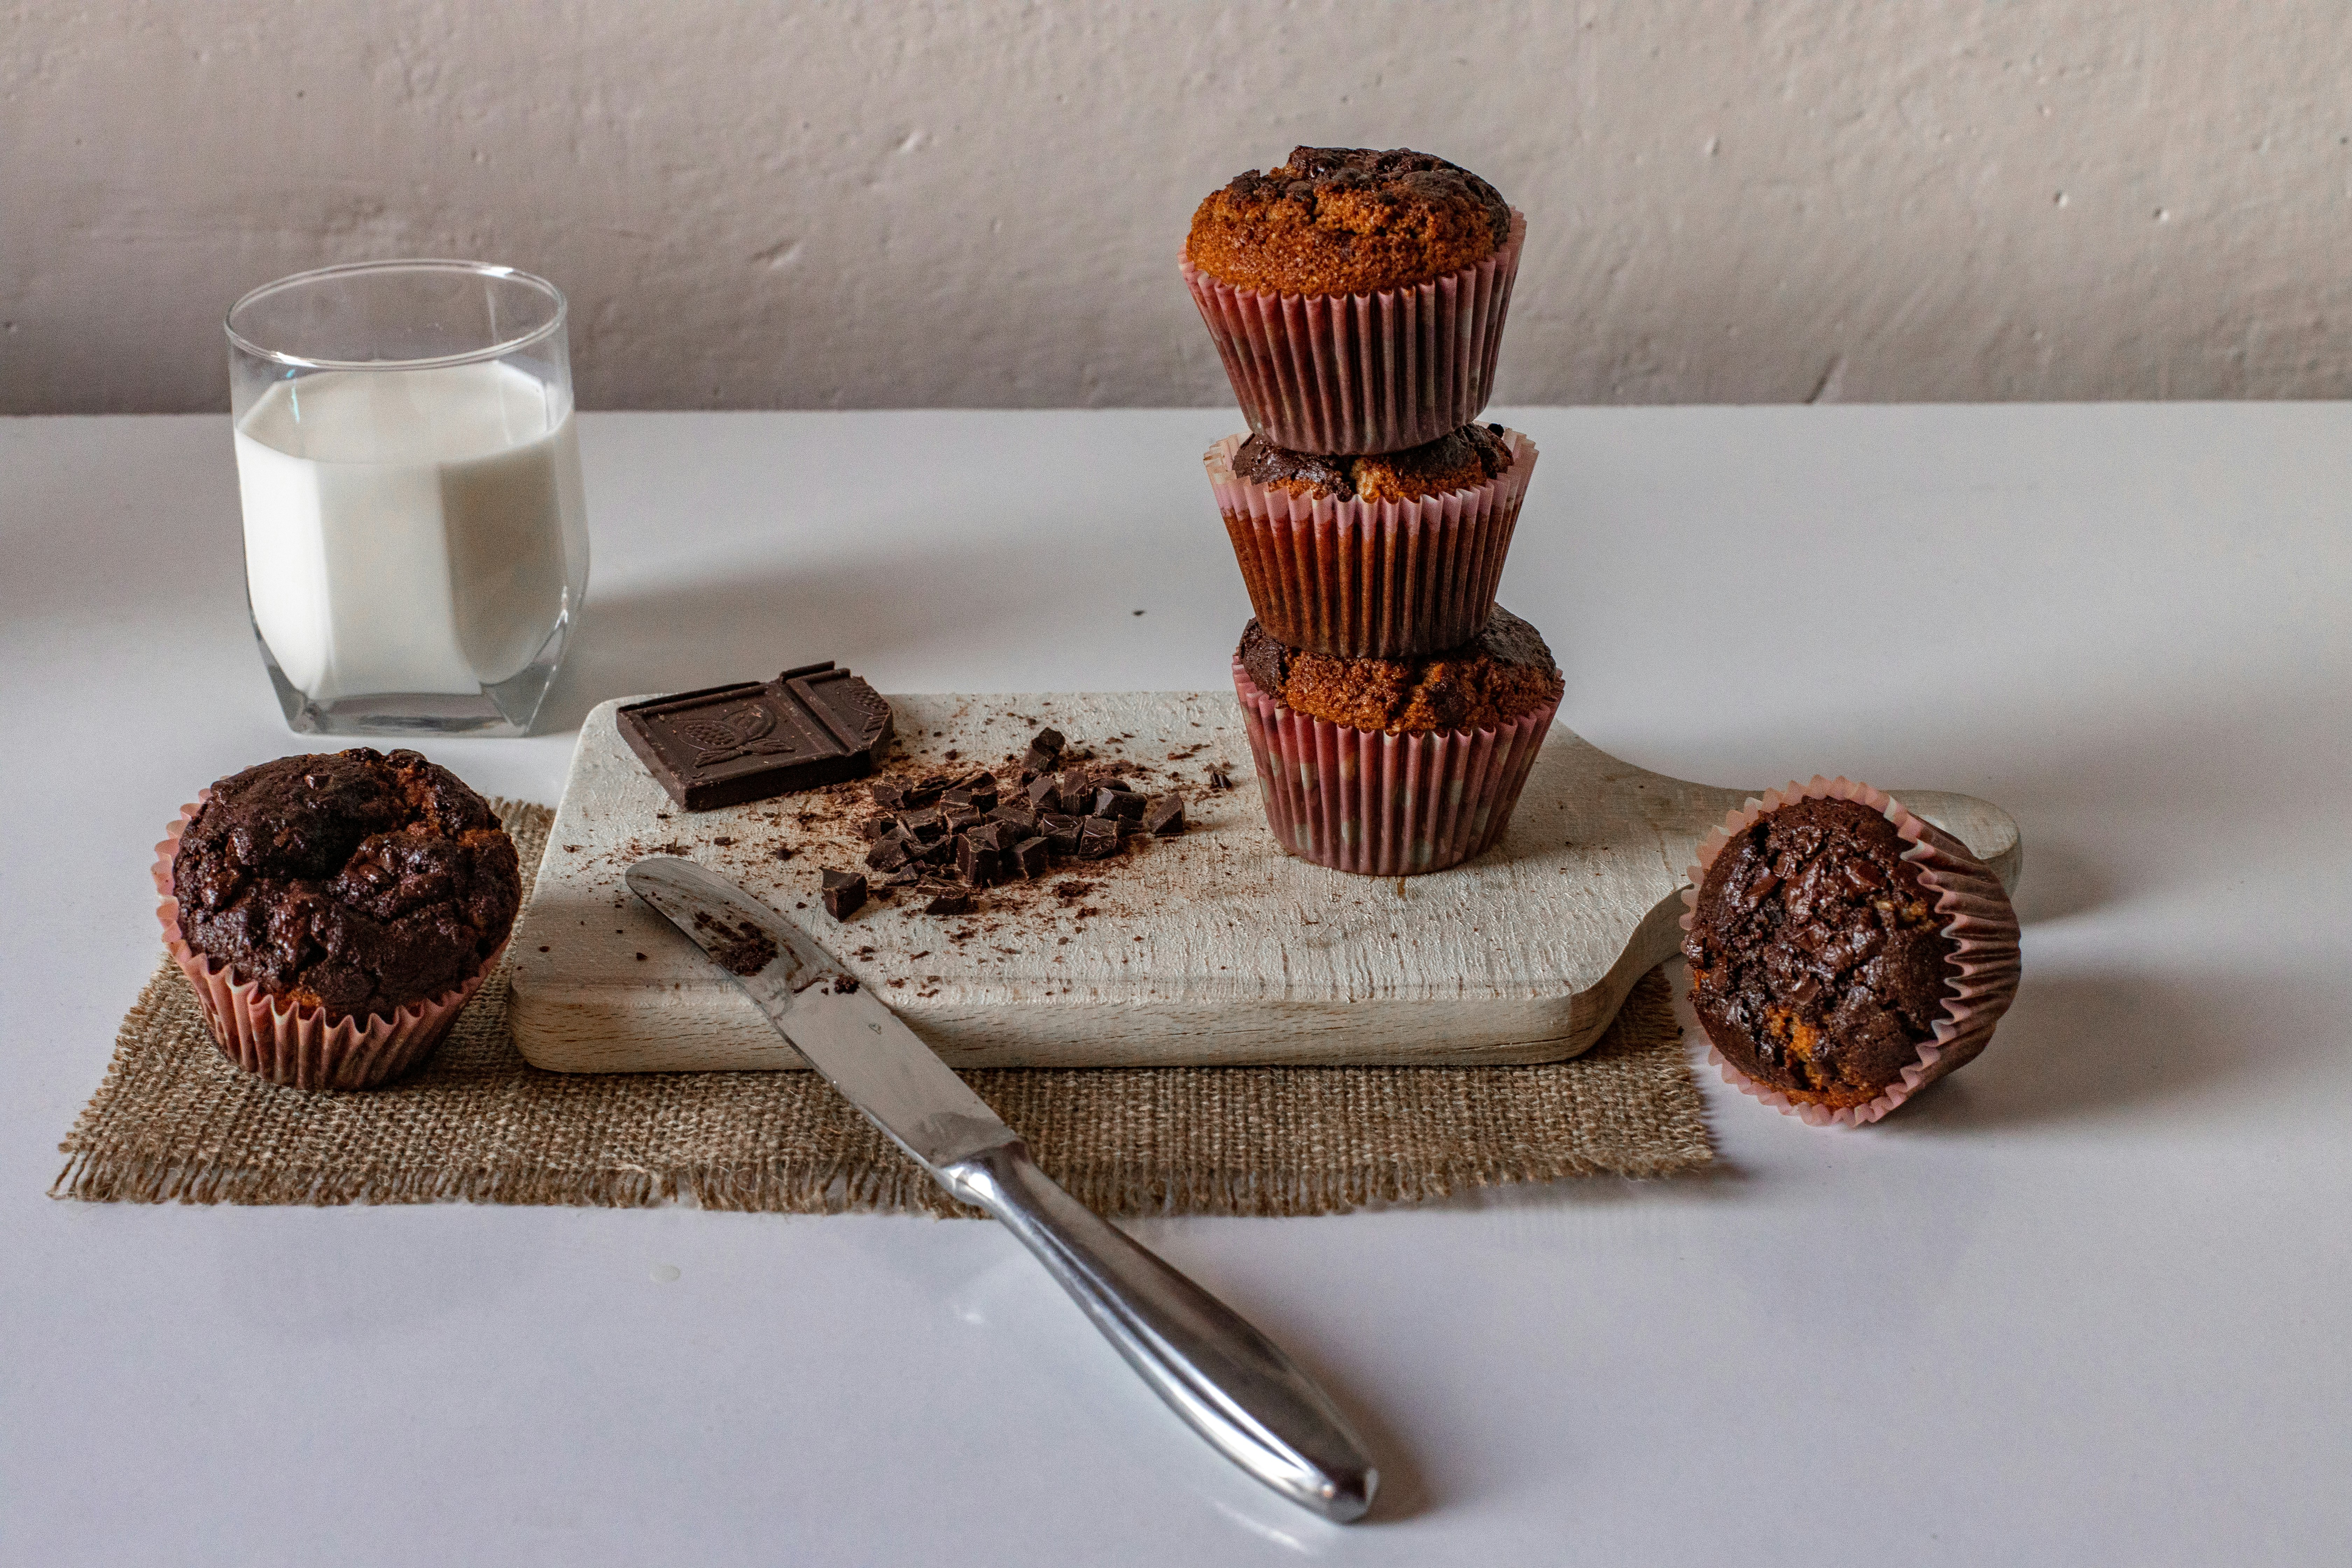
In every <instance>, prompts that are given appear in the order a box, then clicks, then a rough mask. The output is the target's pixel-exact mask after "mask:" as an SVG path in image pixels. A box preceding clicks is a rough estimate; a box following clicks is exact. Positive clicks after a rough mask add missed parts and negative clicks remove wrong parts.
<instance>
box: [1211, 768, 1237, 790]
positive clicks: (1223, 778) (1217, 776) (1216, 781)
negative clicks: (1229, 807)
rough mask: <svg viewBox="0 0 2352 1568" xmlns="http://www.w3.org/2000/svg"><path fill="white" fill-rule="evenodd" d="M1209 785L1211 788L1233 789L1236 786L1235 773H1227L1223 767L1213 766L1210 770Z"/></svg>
mask: <svg viewBox="0 0 2352 1568" xmlns="http://www.w3.org/2000/svg"><path fill="white" fill-rule="evenodd" d="M1209 787H1210V788H1211V789H1231V788H1233V787H1234V781H1233V775H1232V774H1230V773H1226V772H1225V770H1224V769H1223V768H1211V769H1210V770H1209Z"/></svg>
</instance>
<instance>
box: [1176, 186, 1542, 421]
mask: <svg viewBox="0 0 2352 1568" xmlns="http://www.w3.org/2000/svg"><path fill="white" fill-rule="evenodd" d="M1526 232H1527V225H1526V223H1525V221H1524V220H1523V219H1521V218H1520V217H1519V216H1518V215H1517V213H1515V212H1513V211H1512V210H1511V208H1510V206H1509V205H1508V204H1507V203H1506V202H1505V201H1504V200H1503V198H1502V196H1501V195H1498V194H1497V193H1496V190H1495V187H1494V186H1492V185H1490V184H1487V183H1486V181H1484V180H1482V179H1480V178H1479V177H1478V176H1477V175H1475V174H1472V173H1470V171H1469V170H1467V169H1464V168H1459V167H1457V166H1456V165H1454V164H1452V163H1447V162H1446V161H1445V160H1444V159H1443V158H1433V157H1431V156H1430V155H1429V154H1428V153H1414V152H1411V151H1409V150H1406V149H1402V148H1400V149H1398V150H1396V151H1394V152H1388V153H1378V152H1373V151H1371V150H1370V149H1368V148H1350V147H1300V148H1297V149H1296V150H1295V151H1294V152H1292V153H1291V154H1290V161H1289V162H1288V163H1285V164H1283V165H1282V166H1281V167H1280V168H1278V169H1272V170H1268V171H1267V172H1265V173H1264V174H1260V173H1259V172H1258V171H1256V170H1255V169H1253V170H1251V171H1249V172H1248V173H1247V174H1243V175H1241V176H1240V177H1238V178H1237V179H1235V180H1234V181H1233V183H1232V184H1228V185H1226V186H1225V188H1224V189H1223V190H1221V191H1218V192H1215V193H1214V194H1213V195H1210V197H1209V198H1208V199H1207V200H1206V201H1204V202H1202V204H1201V205H1200V207H1199V208H1198V210H1196V211H1195V212H1194V213H1193V215H1192V233H1191V235H1190V237H1188V238H1187V239H1186V241H1185V245H1184V258H1183V270H1184V280H1185V282H1186V283H1187V284H1188V285H1189V286H1190V287H1191V289H1192V298H1193V301H1194V302H1195V303H1196V304H1198V305H1199V306H1200V308H1201V316H1202V320H1203V321H1206V322H1208V325H1209V335H1210V336H1211V337H1213V338H1214V339H1215V340H1216V343H1217V352H1218V353H1219V354H1220V355H1222V356H1223V359H1224V362H1225V373H1226V374H1228V375H1230V376H1231V377H1232V378H1233V383H1234V395H1236V396H1238V397H1239V398H1240V399H1241V404H1242V412H1243V413H1244V415H1245V416H1247V417H1248V419H1249V425H1250V429H1251V430H1253V431H1254V432H1255V433H1256V434H1258V435H1260V436H1263V437H1265V438H1266V439H1267V440H1269V441H1272V442H1273V443H1275V444H1276V446H1280V447H1290V448H1292V449H1293V450H1296V451H1302V452H1336V453H1357V452H1395V451H1402V450H1403V449H1404V448H1405V447H1418V446H1420V445H1421V444H1422V443H1423V442H1424V441H1433V440H1435V439H1437V438H1438V437H1440V436H1443V435H1444V434H1445V433H1446V432H1447V431H1449V430H1455V429H1459V428H1460V427H1461V426H1465V425H1467V424H1468V423H1470V421H1471V420H1473V419H1475V418H1476V417H1477V415H1478V411H1479V410H1480V409H1481V408H1484V407H1485V406H1486V399H1487V398H1488V397H1489V396H1491V395H1492V393H1493V385H1494V377H1495V354H1496V349H1497V348H1498V347H1499V346H1500V344H1501V342H1502V336H1503V317H1504V315H1505V314H1506V312H1507V310H1509V308H1510V300H1511V279H1513V278H1514V277H1516V276H1517V272H1518V266H1519V243H1520V240H1521V238H1522V237H1524V235H1525V234H1526Z"/></svg>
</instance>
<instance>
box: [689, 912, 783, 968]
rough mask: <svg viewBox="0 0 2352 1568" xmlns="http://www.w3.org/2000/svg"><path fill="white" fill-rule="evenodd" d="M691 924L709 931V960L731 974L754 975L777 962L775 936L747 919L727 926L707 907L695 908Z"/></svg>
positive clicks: (699, 929) (698, 929)
mask: <svg viewBox="0 0 2352 1568" xmlns="http://www.w3.org/2000/svg"><path fill="white" fill-rule="evenodd" d="M694 926H695V929H696V930H697V931H709V932H710V933H711V935H712V937H713V938H714V939H715V940H714V941H713V942H712V943H711V945H710V948H709V953H710V957H711V960H712V962H713V963H717V964H718V965H719V968H721V969H723V970H725V971H727V973H730V974H757V973H760V971H761V970H763V969H765V968H767V967H768V965H770V964H771V963H775V962H776V942H775V939H774V938H773V937H772V936H770V935H769V934H768V933H767V932H766V931H761V929H760V928H759V927H758V926H756V925H754V924H752V923H751V921H744V922H743V923H742V924H740V925H737V926H730V925H729V924H728V923H727V922H726V921H715V920H712V919H711V918H710V914H709V911H708V910H696V911H695V912H694Z"/></svg>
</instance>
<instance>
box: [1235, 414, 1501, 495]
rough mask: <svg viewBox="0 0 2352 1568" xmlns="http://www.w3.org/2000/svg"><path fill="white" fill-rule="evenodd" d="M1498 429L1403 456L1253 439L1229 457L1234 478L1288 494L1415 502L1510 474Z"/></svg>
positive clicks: (1468, 429)
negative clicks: (1329, 453)
mask: <svg viewBox="0 0 2352 1568" xmlns="http://www.w3.org/2000/svg"><path fill="white" fill-rule="evenodd" d="M1503 437H1504V430H1503V427H1502V426H1500V425H1465V426H1462V428H1461V429H1459V430H1450V431H1448V432H1446V433H1445V434H1444V435H1443V436H1440V437H1438V438H1437V439H1436V440H1434V441H1430V442H1426V443H1424V444H1423V445H1422V446H1419V447H1406V448H1405V449H1404V450H1403V451H1402V452H1375V453H1368V454H1366V455H1364V456H1362V457H1322V456H1318V454H1315V453H1312V452H1294V451H1292V450H1291V449H1290V448H1289V447H1277V446H1276V445H1275V444H1274V443H1273V442H1271V441H1268V440H1267V439H1266V438H1265V437H1263V436H1253V437H1250V438H1249V439H1248V440H1246V441H1244V442H1243V443H1242V444H1241V447H1240V449H1239V450H1237V451H1235V452H1234V477H1235V478H1236V479H1247V480H1249V481H1250V482H1252V483H1253V484H1260V485H1265V487H1267V488H1268V489H1277V490H1281V491H1283V492H1285V493H1286V494H1289V495H1297V496H1307V497H1310V498H1313V499H1316V500H1326V499H1328V500H1368V501H1383V500H1422V499H1423V498H1425V497H1428V496H1442V495H1446V494H1449V493H1450V492H1452V491H1454V490H1468V489H1477V488H1478V487H1479V486H1480V485H1483V484H1485V483H1486V481H1487V480H1489V479H1494V478H1496V477H1497V476H1498V475H1502V474H1507V473H1508V472H1510V468H1511V448H1510V447H1509V446H1508V445H1507V444H1506V443H1505V441H1504V439H1503Z"/></svg>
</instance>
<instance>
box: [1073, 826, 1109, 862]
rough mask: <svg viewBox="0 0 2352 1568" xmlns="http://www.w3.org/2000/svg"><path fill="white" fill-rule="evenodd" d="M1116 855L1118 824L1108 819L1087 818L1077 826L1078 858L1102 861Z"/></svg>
mask: <svg viewBox="0 0 2352 1568" xmlns="http://www.w3.org/2000/svg"><path fill="white" fill-rule="evenodd" d="M1116 854H1118V822H1117V820H1115V819H1113V818H1110V817H1102V816H1089V817H1087V819H1086V820H1085V821H1084V822H1082V823H1080V824H1079V825H1078V858H1079V859H1081V860H1102V859H1107V858H1109V857H1110V856H1113V855H1116Z"/></svg>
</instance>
